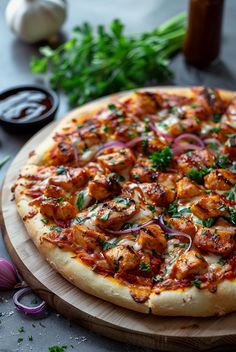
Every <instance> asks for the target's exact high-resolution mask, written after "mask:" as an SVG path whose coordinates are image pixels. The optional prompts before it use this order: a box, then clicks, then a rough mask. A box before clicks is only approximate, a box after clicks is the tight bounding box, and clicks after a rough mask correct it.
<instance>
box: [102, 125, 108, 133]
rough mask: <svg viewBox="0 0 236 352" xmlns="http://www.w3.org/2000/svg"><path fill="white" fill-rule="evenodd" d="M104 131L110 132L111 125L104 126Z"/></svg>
mask: <svg viewBox="0 0 236 352" xmlns="http://www.w3.org/2000/svg"><path fill="white" fill-rule="evenodd" d="M103 132H105V133H107V132H109V127H108V126H106V125H105V126H103Z"/></svg>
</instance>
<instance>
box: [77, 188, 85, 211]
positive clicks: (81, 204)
mask: <svg viewBox="0 0 236 352" xmlns="http://www.w3.org/2000/svg"><path fill="white" fill-rule="evenodd" d="M76 206H77V208H78V209H79V210H82V209H83V207H84V193H83V192H80V193H79V194H78V196H77V200H76Z"/></svg>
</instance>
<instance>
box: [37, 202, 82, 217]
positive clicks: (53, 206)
mask: <svg viewBox="0 0 236 352" xmlns="http://www.w3.org/2000/svg"><path fill="white" fill-rule="evenodd" d="M40 213H41V214H42V215H44V216H46V217H47V218H51V219H58V220H65V221H66V220H70V219H73V218H74V217H75V216H76V214H77V211H76V208H75V207H74V206H73V205H72V204H70V203H69V202H67V201H62V202H58V201H56V200H43V201H42V202H41V204H40Z"/></svg>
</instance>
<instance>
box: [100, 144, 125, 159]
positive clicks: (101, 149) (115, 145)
mask: <svg viewBox="0 0 236 352" xmlns="http://www.w3.org/2000/svg"><path fill="white" fill-rule="evenodd" d="M115 147H123V148H126V144H124V143H123V142H120V141H112V142H108V143H105V144H104V145H103V146H101V147H100V148H98V150H97V151H96V152H95V154H94V157H95V158H96V157H97V156H98V155H100V154H101V152H102V151H103V150H106V149H109V148H115Z"/></svg>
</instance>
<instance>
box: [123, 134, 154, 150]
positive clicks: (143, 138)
mask: <svg viewBox="0 0 236 352" xmlns="http://www.w3.org/2000/svg"><path fill="white" fill-rule="evenodd" d="M150 138H151V137H150V136H140V137H136V138H134V139H132V140H131V141H129V142H127V143H125V145H126V147H127V148H132V147H134V146H135V145H136V144H137V143H139V142H142V141H145V140H147V139H150Z"/></svg>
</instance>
